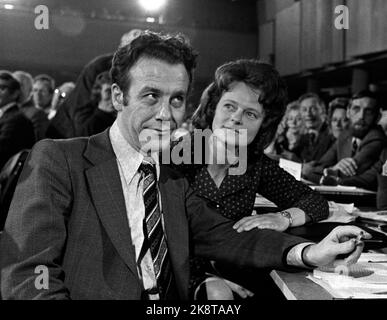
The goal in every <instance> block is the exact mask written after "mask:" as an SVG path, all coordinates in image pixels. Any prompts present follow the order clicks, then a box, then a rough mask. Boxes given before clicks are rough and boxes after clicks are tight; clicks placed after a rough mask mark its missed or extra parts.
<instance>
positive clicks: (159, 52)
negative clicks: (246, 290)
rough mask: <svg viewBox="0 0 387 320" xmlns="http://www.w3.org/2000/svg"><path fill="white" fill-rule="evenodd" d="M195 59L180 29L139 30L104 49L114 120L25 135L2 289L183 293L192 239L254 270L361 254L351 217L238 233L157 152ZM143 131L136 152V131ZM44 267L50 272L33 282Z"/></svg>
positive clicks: (20, 292)
mask: <svg viewBox="0 0 387 320" xmlns="http://www.w3.org/2000/svg"><path fill="white" fill-rule="evenodd" d="M195 61H196V55H195V54H194V51H193V49H192V47H191V46H190V45H189V44H188V43H187V41H186V40H184V38H182V36H168V35H164V36H162V35H159V34H156V33H153V32H152V33H151V32H146V33H144V34H142V35H141V36H139V37H138V38H136V39H135V40H133V42H132V43H131V45H130V46H124V47H121V48H119V49H118V50H117V53H116V54H115V56H114V59H113V64H112V72H111V74H112V79H113V85H112V99H113V105H114V108H115V109H116V110H117V113H118V115H117V119H116V121H115V122H114V124H113V126H112V127H111V128H110V129H109V130H105V131H104V132H103V133H100V134H97V135H94V136H92V137H90V138H75V139H64V140H50V139H45V140H42V141H40V142H38V143H37V144H36V145H35V146H34V148H33V149H32V151H31V153H30V154H29V156H28V158H27V160H26V162H25V164H24V167H23V171H22V173H21V176H20V180H21V181H22V182H21V183H19V184H18V186H17V187H16V191H15V195H14V198H13V201H12V204H11V207H10V211H9V215H8V218H7V221H6V223H5V228H4V231H3V233H2V236H1V239H0V252H1V255H0V270H1V279H0V284H1V296H2V298H3V299H66V300H69V299H72V300H80V299H91V300H97V299H99V300H103V299H112V300H113V299H115V300H124V299H125V300H130V299H132V300H140V299H144V300H160V299H161V300H177V299H182V300H187V299H188V283H189V272H190V271H189V263H188V261H189V260H188V258H189V254H190V251H191V249H193V250H195V253H196V254H201V255H202V256H203V257H206V258H208V259H213V260H220V261H224V262H226V263H233V264H235V265H236V266H239V267H251V268H254V269H261V268H280V269H285V270H289V269H292V268H293V269H294V268H295V267H300V268H307V266H309V267H310V268H314V267H317V266H324V265H334V264H336V263H338V262H339V261H338V259H339V258H340V257H338V255H339V254H343V255H345V257H344V260H342V263H344V264H353V263H355V262H356V261H357V260H358V258H359V256H360V253H361V251H362V249H363V248H364V243H363V242H362V241H356V238H357V237H359V236H360V235H361V233H364V238H365V239H369V238H370V237H371V235H369V234H367V233H365V232H364V231H362V230H361V229H360V228H357V227H355V226H345V227H339V228H336V229H334V230H333V231H332V232H331V233H330V234H329V235H328V236H327V237H325V238H324V239H323V240H322V241H321V242H319V243H310V242H307V241H306V240H305V239H302V238H299V237H295V236H292V235H289V234H285V233H282V232H276V231H273V230H259V229H256V230H254V231H251V232H242V233H238V232H237V231H236V230H233V228H232V226H233V224H234V223H233V221H232V220H229V219H227V218H225V217H223V216H222V215H220V214H218V213H217V212H216V211H215V210H214V209H211V208H210V207H209V205H208V204H207V203H206V202H205V201H204V200H203V199H201V198H199V197H198V196H197V195H196V194H195V193H194V192H193V191H192V189H190V188H189V185H188V183H187V181H186V179H184V177H183V176H182V175H181V174H179V173H178V172H177V171H173V170H172V169H171V168H169V167H168V166H167V165H164V164H162V163H161V161H160V159H159V157H158V153H159V152H161V151H162V150H166V152H167V153H169V149H170V142H169V139H165V135H167V136H169V135H170V134H172V131H173V130H175V129H177V128H178V127H179V126H180V125H181V123H182V121H183V119H184V114H185V108H186V101H187V97H188V94H189V89H190V88H191V82H192V78H193V69H194V68H195V65H196V62H195ZM129 80H130V81H129ZM255 94H257V93H256V92H255ZM250 98H251V97H250ZM269 98H270V97H268V99H269ZM262 99H263V98H262ZM243 101H245V100H243ZM264 101H266V100H264ZM264 101H263V102H264ZM269 101H270V102H271V99H270V100H269ZM250 102H251V101H250ZM249 105H250V104H249ZM256 105H259V104H256ZM253 110H255V108H254V109H253ZM253 110H251V112H252V113H255V111H253ZM262 111H263V110H262ZM249 112H250V111H249ZM238 113H239V111H238ZM248 115H249V117H250V116H252V114H250V113H248ZM238 117H239V116H238ZM259 119H260V120H258V119H257V120H256V122H257V124H258V123H260V121H261V120H262V118H259ZM148 135H151V137H152V139H151V149H150V151H151V152H144V145H143V143H144V140H142V139H140V137H141V136H143V137H144V136H148ZM147 142H148V141H147ZM148 146H149V145H148ZM147 151H148V150H147ZM158 160H159V161H158ZM277 172H278V171H277ZM289 179H290V178H289ZM300 188H302V186H300ZM306 193H308V191H306ZM289 196H290V197H292V194H289ZM325 206H326V203H325V202H323V208H322V212H324V208H326V207H325ZM161 208H162V209H161ZM316 210H318V209H316ZM297 217H298V216H297ZM300 217H302V214H300ZM278 218H279V220H280V221H282V218H281V217H280V216H278ZM294 218H295V219H294V220H295V221H296V220H297V219H296V216H294ZM289 222H290V221H288V219H284V220H283V223H284V224H285V223H286V225H288V224H289ZM42 266H43V267H46V268H47V269H45V268H43V271H44V272H45V273H44V274H45V275H47V277H48V279H46V280H47V282H48V283H47V282H45V283H46V284H47V286H44V284H43V287H40V286H37V285H36V283H37V282H38V281H37V277H38V276H39V275H38V274H37V273H36V270H37V267H39V268H41V267H42ZM39 270H40V269H39ZM43 278H44V277H43ZM43 281H44V280H43ZM39 283H40V282H39Z"/></svg>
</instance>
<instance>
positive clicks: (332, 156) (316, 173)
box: [305, 126, 387, 183]
mask: <svg viewBox="0 0 387 320" xmlns="http://www.w3.org/2000/svg"><path fill="white" fill-rule="evenodd" d="M352 138H353V135H352V133H351V131H350V130H348V131H346V132H343V133H342V134H341V136H340V137H339V138H338V140H337V141H336V142H335V143H334V144H333V145H332V147H331V148H330V149H329V150H328V151H327V153H326V154H325V155H324V156H323V157H322V158H321V159H320V161H318V162H317V163H316V164H315V166H314V168H313V172H311V173H310V174H309V175H306V176H305V178H306V179H308V180H310V181H312V182H315V183H318V182H319V181H320V178H321V176H322V173H323V170H324V168H329V167H332V166H334V165H335V164H337V163H338V162H339V161H340V160H342V159H345V158H352ZM386 142H387V140H386V136H385V134H384V132H383V130H382V129H381V127H379V126H376V127H375V128H373V129H371V130H370V131H369V132H368V134H367V135H366V136H365V137H364V138H363V140H362V142H361V143H360V145H359V148H358V150H357V152H356V154H355V155H354V156H353V159H354V160H355V161H356V163H357V165H358V169H357V175H359V174H362V173H363V172H365V171H366V170H368V169H369V168H370V167H371V166H372V165H373V164H374V163H375V162H377V161H378V159H379V156H380V153H381V152H382V150H383V148H384V147H385V146H386Z"/></svg>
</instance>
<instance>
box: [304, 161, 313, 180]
mask: <svg viewBox="0 0 387 320" xmlns="http://www.w3.org/2000/svg"><path fill="white" fill-rule="evenodd" d="M315 164H316V161H310V162H308V163H304V164H303V165H302V176H303V177H305V176H307V175H309V174H310V173H312V172H313V170H314V166H315Z"/></svg>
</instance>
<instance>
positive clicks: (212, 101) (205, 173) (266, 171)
mask: <svg viewBox="0 0 387 320" xmlns="http://www.w3.org/2000/svg"><path fill="white" fill-rule="evenodd" d="M286 99H287V91H286V87H285V85H284V83H283V82H282V81H281V79H280V76H279V74H278V73H277V71H276V70H275V69H274V68H273V67H272V66H271V65H269V64H266V63H262V62H259V61H257V60H237V61H232V62H229V63H227V64H224V65H222V66H220V67H219V68H218V69H217V70H216V72H215V80H214V82H213V84H212V85H211V86H210V87H209V88H207V90H206V95H205V96H202V99H201V103H200V106H199V108H198V109H197V110H196V111H195V113H194V116H193V119H192V122H193V125H194V127H195V128H196V129H202V130H205V129H210V130H212V131H213V137H211V138H210V139H209V140H208V141H209V142H208V144H207V145H206V147H205V148H206V149H207V150H209V154H210V155H214V159H213V164H211V163H209V164H206V163H205V160H204V158H203V165H182V166H180V169H181V170H182V172H183V173H184V174H185V175H186V176H187V178H188V181H189V182H190V185H191V187H192V188H193V189H194V190H195V191H196V192H197V193H198V195H199V196H200V197H202V198H203V199H206V200H208V201H210V202H211V203H212V204H213V206H214V207H216V208H218V212H219V214H221V215H223V216H224V217H226V218H229V219H232V220H234V221H235V222H236V223H235V225H234V228H235V229H236V230H237V232H243V231H249V230H252V229H272V230H276V231H285V230H286V229H288V228H292V227H297V226H301V225H304V224H307V223H312V222H317V221H319V220H322V219H325V218H326V217H327V216H328V213H329V210H328V205H327V202H326V201H325V200H324V199H323V198H322V197H321V196H320V195H319V194H318V193H316V192H314V191H312V190H311V189H310V188H309V187H307V186H306V185H304V184H302V183H301V182H298V181H297V180H296V179H295V178H293V177H292V176H291V175H290V174H288V173H287V172H285V171H284V170H283V169H281V168H280V167H279V166H278V163H277V162H276V161H274V160H271V159H269V158H268V157H267V156H266V155H265V154H264V153H263V150H264V148H265V147H266V146H267V145H268V144H269V143H270V141H271V140H272V137H273V136H274V134H275V132H276V130H277V126H278V123H279V122H280V121H281V119H282V117H283V113H284V111H285V102H286ZM288 110H290V112H291V110H292V109H288ZM293 110H296V111H297V110H298V108H297V107H295V109H293ZM293 116H294V117H295V118H296V119H292V121H289V122H291V124H290V127H291V128H292V127H294V124H295V123H296V124H297V123H298V122H299V120H297V112H295V113H294V114H293ZM243 130H245V131H246V132H247V154H246V155H245V157H246V156H247V159H245V160H247V170H246V171H245V172H244V173H242V174H236V175H235V174H234V175H233V174H232V173H231V174H230V167H231V166H232V165H233V163H230V162H228V163H225V162H221V161H222V160H221V161H219V160H220V159H218V158H217V157H216V155H217V152H218V150H220V149H222V148H223V149H225V150H227V152H229V153H236V156H237V157H243V156H244V155H242V154H239V153H238V152H240V150H239V148H240V147H241V144H242V143H243V142H241V141H237V142H233V140H232V139H231V138H233V136H231V135H228V134H227V132H229V133H230V132H231V131H232V132H235V131H236V132H239V134H241V132H242V131H243ZM215 138H218V140H220V141H222V142H221V144H220V145H215V143H213V144H211V142H210V141H211V139H215ZM228 138H229V139H228ZM222 139H223V140H222ZM193 141H195V138H192V139H191V142H193ZM214 146H215V147H214ZM194 147H195V145H193V149H194ZM214 149H216V151H215V150H214ZM195 152H197V150H195ZM195 152H194V153H195ZM205 155H206V152H203V156H205ZM194 156H196V154H194ZM210 158H211V156H210ZM239 159H240V158H239ZM207 163H208V162H207ZM257 193H259V194H261V195H263V196H264V197H266V198H267V199H269V200H270V201H272V202H274V203H275V204H276V205H277V206H278V207H279V212H275V213H274V212H273V213H268V214H258V215H252V212H253V209H254V202H255V198H256V194H257ZM195 264H197V262H196V261H194V265H195ZM208 269H209V270H205V271H206V272H211V267H210V265H209V264H208ZM237 272H239V273H240V275H241V276H242V274H244V275H246V277H245V278H244V279H243V280H246V279H248V277H249V276H251V274H248V275H247V273H245V272H243V271H241V270H239V271H236V273H237ZM212 273H215V272H214V271H212ZM242 278H243V277H242ZM195 280H197V279H195ZM234 280H235V279H234ZM209 285H211V286H212V285H217V284H216V282H213V281H212V282H209ZM193 287H195V284H193ZM250 289H251V288H250Z"/></svg>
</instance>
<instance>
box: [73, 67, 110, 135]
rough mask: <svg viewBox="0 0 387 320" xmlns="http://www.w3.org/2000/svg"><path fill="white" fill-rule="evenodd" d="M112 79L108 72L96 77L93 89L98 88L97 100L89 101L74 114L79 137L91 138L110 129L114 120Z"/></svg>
mask: <svg viewBox="0 0 387 320" xmlns="http://www.w3.org/2000/svg"><path fill="white" fill-rule="evenodd" d="M111 85H112V79H111V76H110V74H109V72H107V71H105V72H102V73H101V74H100V75H98V77H97V80H96V83H95V85H94V87H98V88H99V89H98V91H99V98H98V100H97V101H94V99H93V100H90V102H88V103H87V104H86V105H84V106H83V107H81V108H79V109H77V111H76V112H75V120H74V122H75V128H76V132H77V134H78V135H80V136H91V135H93V134H97V133H100V132H102V131H104V130H105V129H106V128H108V127H110V126H111V125H112V124H113V122H114V120H115V118H116V110H115V109H114V107H113V102H112V97H111V90H110V88H111Z"/></svg>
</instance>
